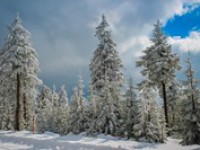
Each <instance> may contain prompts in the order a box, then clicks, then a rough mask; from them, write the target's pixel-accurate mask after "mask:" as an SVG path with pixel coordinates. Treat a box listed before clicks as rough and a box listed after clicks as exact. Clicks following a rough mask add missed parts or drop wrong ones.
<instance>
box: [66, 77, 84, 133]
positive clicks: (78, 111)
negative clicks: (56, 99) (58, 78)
mask: <svg viewBox="0 0 200 150" xmlns="http://www.w3.org/2000/svg"><path fill="white" fill-rule="evenodd" d="M83 88H84V85H83V80H82V78H81V77H80V79H79V85H78V87H75V88H74V90H73V95H72V98H71V103H70V130H71V131H72V132H73V133H75V134H78V133H81V132H83V131H85V124H86V120H87V118H86V114H85V113H86V111H85V110H86V106H85V103H86V102H85V97H84V95H83Z"/></svg>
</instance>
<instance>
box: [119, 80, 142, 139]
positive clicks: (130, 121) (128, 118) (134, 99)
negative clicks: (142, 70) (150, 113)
mask: <svg viewBox="0 0 200 150" xmlns="http://www.w3.org/2000/svg"><path fill="white" fill-rule="evenodd" d="M137 93H138V91H137V90H136V87H134V85H133V79H132V77H130V78H129V80H128V88H127V91H126V93H125V107H124V110H123V113H124V129H123V131H127V136H128V138H136V139H137V135H136V134H137V133H136V132H137V131H135V130H136V125H137V124H138V123H139V107H140V106H139V99H138V96H137Z"/></svg>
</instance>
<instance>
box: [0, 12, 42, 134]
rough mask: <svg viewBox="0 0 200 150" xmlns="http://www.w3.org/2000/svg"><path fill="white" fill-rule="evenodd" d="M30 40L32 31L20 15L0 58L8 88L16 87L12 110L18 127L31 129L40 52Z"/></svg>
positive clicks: (13, 88)
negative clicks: (26, 26)
mask: <svg viewBox="0 0 200 150" xmlns="http://www.w3.org/2000/svg"><path fill="white" fill-rule="evenodd" d="M29 39H30V33H29V32H28V31H27V30H26V29H25V28H24V27H23V26H22V24H21V19H20V18H19V16H18V15H17V16H16V18H15V20H14V22H13V24H12V25H11V26H10V27H9V34H8V37H7V39H6V42H5V44H4V46H3V48H2V54H1V60H0V66H1V67H0V68H1V74H2V75H1V80H4V79H6V80H5V81H6V82H7V81H8V82H7V86H6V88H8V89H10V90H12V91H11V92H10V93H11V94H12V96H11V95H10V97H12V102H13V104H12V105H13V106H14V107H13V108H12V110H14V111H15V112H13V113H14V116H15V127H14V129H15V130H23V129H28V130H31V129H32V123H33V122H32V118H33V116H34V103H35V99H36V85H37V83H38V82H39V80H38V78H37V73H38V70H39V69H38V68H39V67H38V60H37V54H36V51H35V49H34V48H33V47H32V45H31V43H30V41H29ZM4 98H5V99H7V100H8V99H9V98H8V97H4ZM8 101H11V100H8ZM11 107H12V106H11ZM12 116H13V114H12Z"/></svg>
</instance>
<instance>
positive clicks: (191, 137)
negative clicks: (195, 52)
mask: <svg viewBox="0 0 200 150" xmlns="http://www.w3.org/2000/svg"><path fill="white" fill-rule="evenodd" d="M186 63H187V65H188V68H187V70H186V71H185V74H186V76H187V80H186V81H185V82H184V86H185V90H184V95H185V100H184V118H183V119H184V132H183V141H182V143H183V144H185V145H189V144H200V90H199V88H198V83H199V80H197V79H195V77H194V74H195V71H194V70H193V68H192V63H191V60H190V59H188V60H187V61H186Z"/></svg>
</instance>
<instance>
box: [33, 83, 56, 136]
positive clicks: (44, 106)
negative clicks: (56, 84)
mask: <svg viewBox="0 0 200 150" xmlns="http://www.w3.org/2000/svg"><path fill="white" fill-rule="evenodd" d="M51 97H52V90H51V89H50V88H49V87H47V86H46V85H43V86H42V89H41V91H40V92H39V95H38V98H37V103H36V127H37V131H38V132H41V133H43V132H45V131H51V122H52V120H51V119H52V103H51Z"/></svg>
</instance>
